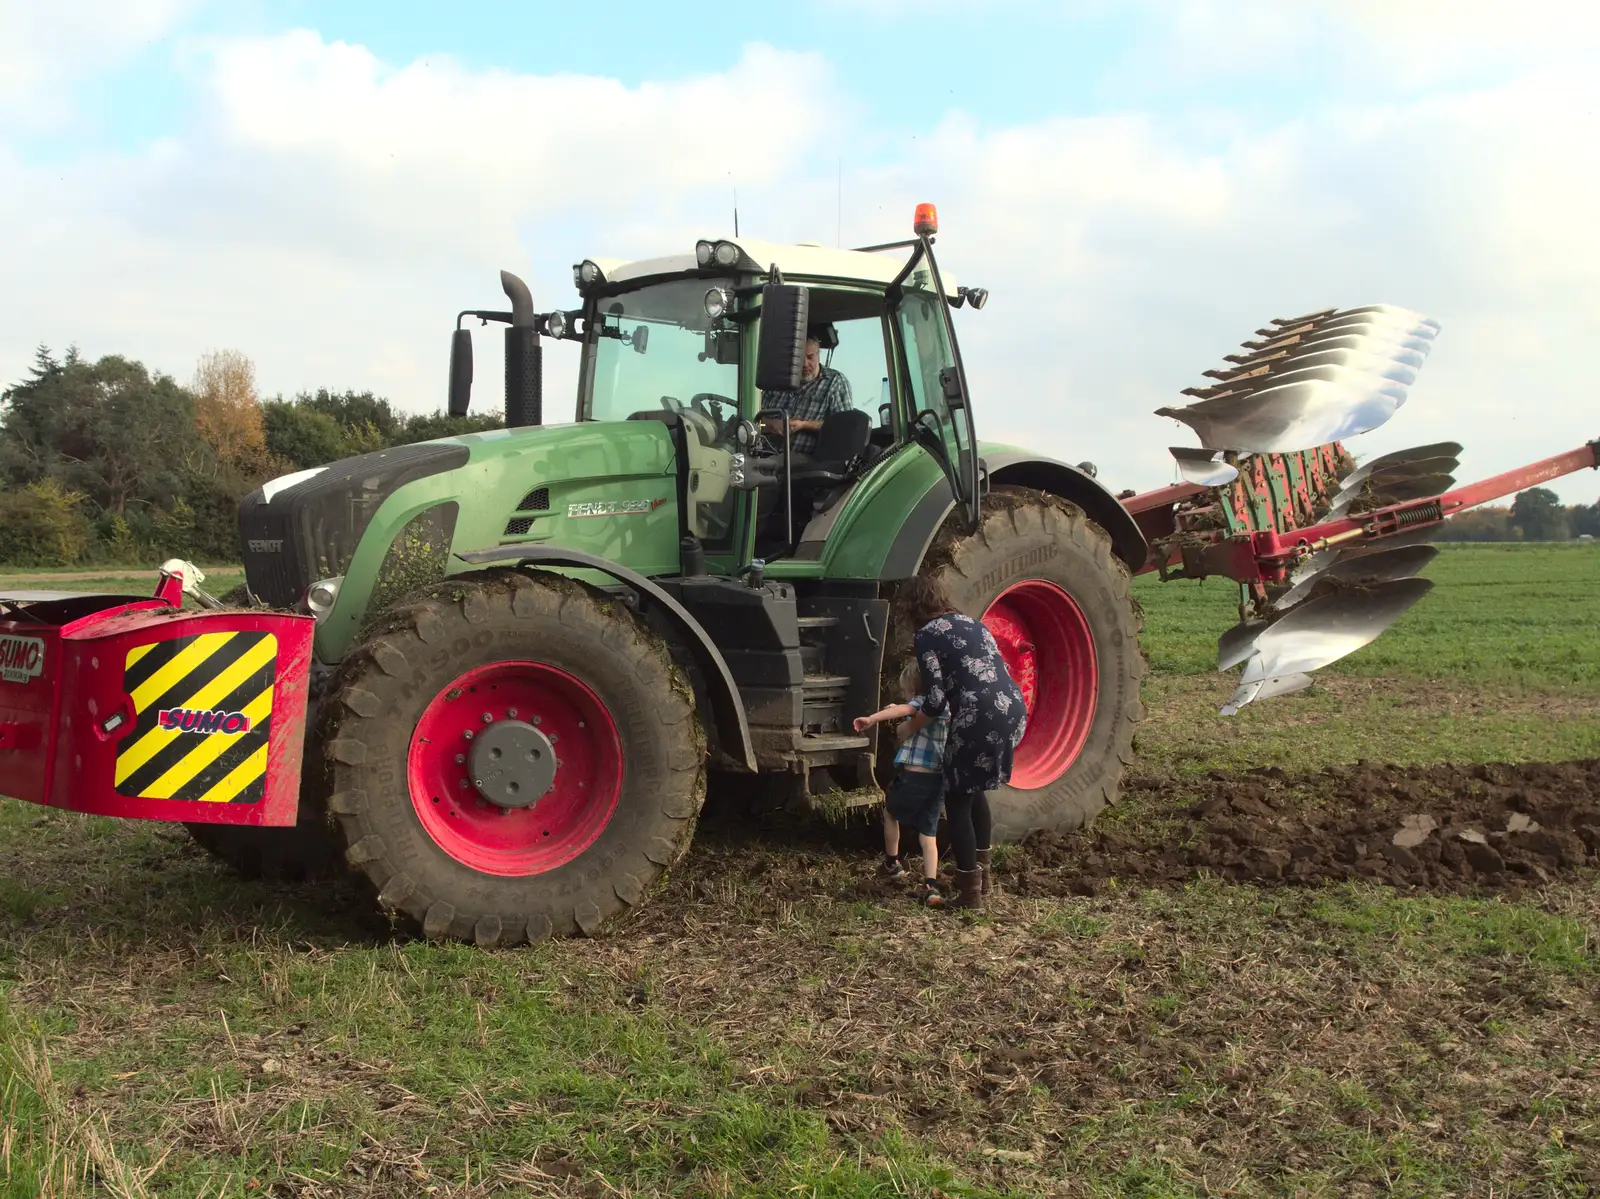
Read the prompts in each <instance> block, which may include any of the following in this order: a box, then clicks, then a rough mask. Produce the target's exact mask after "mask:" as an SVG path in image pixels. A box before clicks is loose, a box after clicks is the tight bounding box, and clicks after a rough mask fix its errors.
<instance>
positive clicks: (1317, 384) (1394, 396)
mask: <svg viewBox="0 0 1600 1199" xmlns="http://www.w3.org/2000/svg"><path fill="white" fill-rule="evenodd" d="M1405 399H1406V389H1405V388H1404V387H1403V386H1401V385H1400V384H1398V383H1393V382H1390V381H1388V380H1382V379H1378V378H1376V377H1374V376H1370V375H1367V376H1361V375H1354V374H1348V375H1347V377H1345V378H1343V379H1339V380H1328V379H1314V380H1311V381H1309V382H1305V383H1291V384H1289V385H1287V386H1285V387H1269V388H1265V389H1263V390H1261V391H1258V392H1253V393H1250V394H1247V395H1242V396H1228V397H1226V398H1222V399H1215V400H1202V401H1200V403H1198V404H1190V405H1189V406H1188V407H1185V408H1158V409H1156V415H1157V416H1170V417H1172V418H1174V419H1175V420H1180V421H1182V422H1183V423H1184V424H1186V425H1188V426H1189V427H1190V428H1191V429H1193V430H1194V431H1195V432H1196V433H1197V434H1199V436H1200V443H1201V445H1203V446H1205V447H1206V448H1208V449H1219V450H1237V451H1239V452H1240V453H1251V454H1288V453H1293V452H1294V451H1296V450H1302V449H1305V448H1306V447H1307V446H1314V445H1324V444H1326V443H1327V442H1330V441H1342V440H1343V439H1344V438H1346V437H1354V436H1356V435H1357V434H1360V433H1368V432H1371V431H1372V430H1373V429H1376V428H1377V427H1378V426H1380V425H1382V424H1384V423H1385V422H1386V421H1388V419H1389V418H1390V417H1391V416H1393V415H1394V414H1395V411H1396V410H1397V409H1398V408H1399V407H1400V405H1401V404H1403V403H1405Z"/></svg>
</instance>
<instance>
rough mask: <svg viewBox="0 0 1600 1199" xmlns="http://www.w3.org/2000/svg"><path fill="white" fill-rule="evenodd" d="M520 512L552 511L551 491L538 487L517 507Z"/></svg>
mask: <svg viewBox="0 0 1600 1199" xmlns="http://www.w3.org/2000/svg"><path fill="white" fill-rule="evenodd" d="M517 511H518V512H548V511H550V489H549V488H548V487H536V488H535V489H534V490H532V491H530V492H528V494H527V495H525V496H523V497H522V503H520V504H518V505H517Z"/></svg>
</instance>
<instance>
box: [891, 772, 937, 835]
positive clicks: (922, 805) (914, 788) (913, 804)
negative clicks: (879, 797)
mask: <svg viewBox="0 0 1600 1199" xmlns="http://www.w3.org/2000/svg"><path fill="white" fill-rule="evenodd" d="M885 804H886V806H887V807H888V809H889V815H891V816H893V817H894V818H895V819H896V820H898V821H899V822H900V823H901V824H909V825H910V826H911V827H912V828H914V829H916V830H917V832H919V833H921V834H922V835H923V836H924V837H931V836H933V835H934V834H935V833H937V832H938V831H939V813H940V812H941V811H942V810H943V809H944V775H943V774H932V773H929V772H928V771H923V770H902V771H900V773H899V774H897V775H895V780H894V783H893V784H892V785H891V786H890V788H889V796H888V798H887V799H886V800H885Z"/></svg>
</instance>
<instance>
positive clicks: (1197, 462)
mask: <svg viewBox="0 0 1600 1199" xmlns="http://www.w3.org/2000/svg"><path fill="white" fill-rule="evenodd" d="M1169 448H1170V449H1171V451H1172V456H1173V458H1174V459H1176V460H1177V463H1178V472H1179V473H1180V474H1181V475H1183V480H1184V482H1185V483H1194V484H1197V485H1198V486H1201V487H1221V486H1223V485H1224V484H1227V483H1232V482H1233V481H1234V480H1235V479H1237V478H1238V477H1239V468H1238V467H1237V466H1234V465H1232V464H1231V463H1229V462H1227V461H1226V460H1225V458H1224V456H1223V452H1222V451H1221V450H1197V449H1192V448H1190V447H1189V446H1178V445H1175V446H1171V447H1169Z"/></svg>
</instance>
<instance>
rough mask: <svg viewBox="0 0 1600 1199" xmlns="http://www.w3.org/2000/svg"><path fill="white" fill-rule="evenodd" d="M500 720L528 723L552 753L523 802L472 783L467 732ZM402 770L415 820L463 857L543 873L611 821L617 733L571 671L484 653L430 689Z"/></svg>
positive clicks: (618, 777) (618, 774)
mask: <svg viewBox="0 0 1600 1199" xmlns="http://www.w3.org/2000/svg"><path fill="white" fill-rule="evenodd" d="M486 713H487V714H488V716H489V719H488V720H485V719H484V716H485V714H486ZM504 720H520V721H524V722H526V723H528V724H532V725H534V726H535V727H537V728H538V729H539V731H540V732H542V733H543V734H544V735H545V736H546V737H548V738H549V739H550V741H551V743H552V746H551V748H552V749H554V750H555V753H556V771H555V778H554V781H553V782H552V783H551V785H550V789H549V790H548V791H546V792H545V793H544V795H543V796H541V797H540V798H539V799H538V800H537V802H535V803H534V804H533V805H532V806H530V807H526V808H501V807H498V806H497V805H495V804H492V803H490V802H489V801H488V800H486V799H484V798H483V797H482V796H481V795H480V794H479V793H478V791H477V789H476V788H475V787H474V786H473V784H472V778H471V773H472V766H471V758H470V756H469V755H470V752H471V749H472V739H471V738H470V737H469V736H468V734H469V733H470V734H472V735H473V736H474V737H475V736H477V735H479V734H481V733H482V732H483V731H484V730H485V729H487V728H489V727H491V726H492V725H493V724H494V723H495V722H498V721H504ZM458 758H460V759H462V760H460V761H458V760H457V759H458ZM407 779H408V782H409V783H410V787H411V804H412V807H414V808H415V809H416V813H417V819H418V820H420V821H421V822H422V827H423V828H424V829H426V830H427V833H428V835H429V836H430V837H432V838H433V842H434V844H435V845H437V846H438V847H439V848H440V849H442V850H444V851H445V853H447V854H449V855H450V856H451V857H452V858H454V859H455V860H456V861H458V862H460V863H461V864H462V865H463V866H468V867H471V868H472V869H473V870H478V871H481V872H483V873H484V874H498V875H507V876H523V875H530V874H543V873H544V872H545V871H547V870H554V869H556V868H557V867H558V866H563V865H565V864H566V863H568V862H570V861H572V859H573V858H575V857H577V856H578V855H579V854H581V853H582V852H583V851H584V850H586V849H588V848H589V847H590V846H591V845H593V844H594V843H595V840H596V839H597V838H598V837H599V836H600V834H601V833H602V832H603V831H604V830H605V827H606V825H608V824H609V823H610V822H611V817H612V815H613V814H614V813H615V812H616V810H617V799H618V797H619V796H620V795H621V794H622V741H621V738H620V737H618V735H617V726H616V722H615V721H613V720H612V719H611V713H610V712H609V711H607V709H606V706H605V704H603V703H602V702H601V701H600V697H599V696H597V695H596V694H595V693H594V692H593V691H591V690H590V689H589V687H588V686H587V685H586V684H584V683H583V682H582V681H581V680H579V679H577V678H575V677H573V676H572V675H570V674H568V673H567V672H566V671H564V670H560V669H558V668H557V667H554V666H549V665H546V664H545V663H542V662H494V663H491V664H490V665H488V666H479V667H477V668H476V669H473V670H469V671H467V672H466V673H465V674H463V675H461V676H459V677H458V678H457V679H456V680H455V681H454V682H452V683H451V684H450V685H449V686H448V687H446V688H445V689H444V690H443V691H441V692H440V693H439V694H438V695H436V696H434V698H433V702H432V703H430V704H429V705H428V707H427V709H426V710H425V711H424V712H423V713H422V718H421V719H420V720H418V721H417V728H416V731H415V732H414V733H413V734H412V735H411V751H410V755H409V759H408V761H407ZM463 784H465V785H463Z"/></svg>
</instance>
